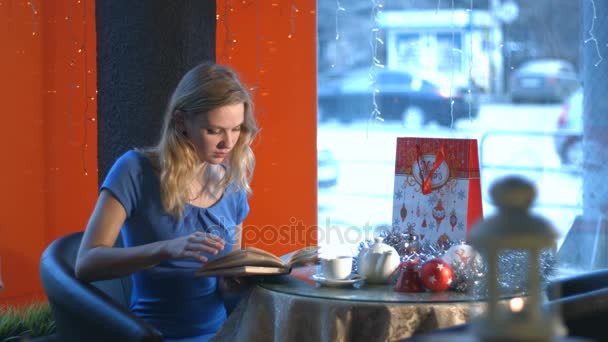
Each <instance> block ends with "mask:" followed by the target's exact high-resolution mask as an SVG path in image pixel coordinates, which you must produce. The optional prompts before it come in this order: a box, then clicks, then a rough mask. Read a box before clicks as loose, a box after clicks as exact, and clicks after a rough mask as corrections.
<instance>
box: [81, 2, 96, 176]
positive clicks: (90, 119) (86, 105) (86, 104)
mask: <svg viewBox="0 0 608 342" xmlns="http://www.w3.org/2000/svg"><path fill="white" fill-rule="evenodd" d="M77 3H78V4H80V3H81V0H78V2H77ZM86 14H87V0H84V3H83V9H82V32H83V33H82V37H83V38H82V46H81V47H80V48H79V49H78V53H81V52H84V54H83V60H84V62H83V71H84V73H83V75H84V99H85V101H84V111H83V116H82V120H83V130H84V132H83V133H84V134H83V142H82V145H81V148H80V155H81V161H82V169H83V171H84V175H85V176H87V175H88V174H89V172H88V169H87V163H86V151H87V149H88V147H89V143H88V141H89V123H90V122H95V118H94V117H89V114H88V113H89V101H87V100H90V101H95V97H93V96H89V78H88V75H89V74H91V70H89V68H88V59H89V58H88V49H87V48H86V46H87V17H86Z"/></svg>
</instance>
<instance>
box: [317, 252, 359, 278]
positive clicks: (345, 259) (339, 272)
mask: <svg viewBox="0 0 608 342" xmlns="http://www.w3.org/2000/svg"><path fill="white" fill-rule="evenodd" d="M352 269H353V258H352V257H351V256H336V257H328V258H321V273H323V276H324V277H325V278H326V279H332V280H344V279H347V278H348V276H349V275H350V273H351V271H352Z"/></svg>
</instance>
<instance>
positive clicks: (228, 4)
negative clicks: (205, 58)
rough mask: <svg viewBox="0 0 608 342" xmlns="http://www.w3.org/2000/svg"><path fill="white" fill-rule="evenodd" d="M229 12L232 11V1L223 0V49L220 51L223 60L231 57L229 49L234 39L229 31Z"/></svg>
mask: <svg viewBox="0 0 608 342" xmlns="http://www.w3.org/2000/svg"><path fill="white" fill-rule="evenodd" d="M230 12H234V8H233V7H232V1H231V0H226V1H225V2H224V32H225V33H224V49H223V51H222V58H223V60H224V62H227V61H228V60H231V59H232V55H231V53H230V51H233V50H234V43H235V42H236V39H233V38H232V33H231V31H230V25H229V21H230V14H229V13H230Z"/></svg>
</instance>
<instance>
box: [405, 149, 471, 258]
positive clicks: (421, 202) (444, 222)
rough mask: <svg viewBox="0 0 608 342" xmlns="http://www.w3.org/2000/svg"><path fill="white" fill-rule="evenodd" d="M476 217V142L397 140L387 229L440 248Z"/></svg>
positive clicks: (463, 236)
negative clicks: (391, 226)
mask: <svg viewBox="0 0 608 342" xmlns="http://www.w3.org/2000/svg"><path fill="white" fill-rule="evenodd" d="M482 216H483V213H482V207H481V183H480V180H479V157H478V151H477V140H475V139H441V138H414V137H412V138H409V137H405V138H397V155H396V159H395V187H394V194H393V227H395V228H399V229H401V230H403V231H406V232H407V231H413V232H415V234H416V235H418V236H419V239H420V242H421V243H427V242H431V243H434V242H436V243H437V244H439V246H441V245H444V244H445V245H447V243H448V242H458V241H466V240H467V238H468V232H469V230H470V229H471V227H472V226H473V224H474V223H475V222H476V221H477V220H478V219H480V218H481V217H482Z"/></svg>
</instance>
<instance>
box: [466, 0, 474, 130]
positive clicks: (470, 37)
mask: <svg viewBox="0 0 608 342" xmlns="http://www.w3.org/2000/svg"><path fill="white" fill-rule="evenodd" d="M473 24H474V23H473V0H471V1H469V27H472V26H473ZM467 84H468V87H467V97H469V98H471V97H472V96H473V95H472V94H471V87H472V86H473V30H471V31H470V32H469V79H468V82H467ZM471 102H472V101H468V109H469V110H468V114H469V121H470V122H473V117H472V116H471V111H472V108H471V106H472V104H471Z"/></svg>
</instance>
